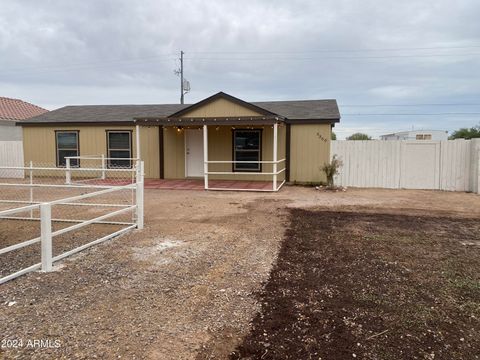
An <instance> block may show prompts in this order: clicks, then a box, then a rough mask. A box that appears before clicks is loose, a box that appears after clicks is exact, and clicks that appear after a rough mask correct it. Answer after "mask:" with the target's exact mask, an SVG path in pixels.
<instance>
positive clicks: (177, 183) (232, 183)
mask: <svg viewBox="0 0 480 360" xmlns="http://www.w3.org/2000/svg"><path fill="white" fill-rule="evenodd" d="M272 186H273V183H272V182H271V181H240V180H209V181H208V187H209V188H212V189H213V188H219V189H232V190H235V189H241V190H252V191H254V190H271V189H272ZM145 188H146V189H168V190H204V182H203V179H178V180H171V179H168V180H166V179H145Z"/></svg>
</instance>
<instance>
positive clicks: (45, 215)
mask: <svg viewBox="0 0 480 360" xmlns="http://www.w3.org/2000/svg"><path fill="white" fill-rule="evenodd" d="M14 168H16V169H17V170H22V171H24V172H25V174H28V179H27V180H28V181H26V182H18V183H15V182H2V183H0V204H3V205H5V204H7V205H16V206H17V207H15V208H11V209H5V210H0V221H2V220H17V221H18V220H20V221H33V222H37V223H38V222H39V223H40V234H39V236H36V237H34V238H31V239H28V240H25V241H22V242H19V243H16V244H13V245H9V246H7V247H4V248H2V249H0V255H3V256H5V254H8V253H10V252H12V251H16V250H20V249H24V248H26V247H28V246H31V245H35V244H38V243H40V244H41V262H40V263H37V264H34V265H31V266H28V267H26V268H23V269H21V270H18V271H16V272H14V273H12V274H9V275H7V276H4V277H2V278H0V284H2V283H4V282H7V281H9V280H12V279H14V278H16V277H18V276H21V275H24V274H26V273H28V272H31V271H35V270H39V269H41V270H43V271H51V270H52V264H53V262H55V261H58V260H60V259H63V258H65V257H67V256H70V255H72V254H75V253H77V252H79V251H82V250H84V249H86V248H88V247H91V246H93V245H96V244H99V243H101V242H103V241H106V240H108V239H111V238H113V237H116V236H118V235H120V234H123V233H125V232H127V231H129V230H131V229H133V228H137V229H142V228H143V223H144V220H143V200H144V195H143V185H144V165H143V162H142V161H139V160H137V161H136V164H135V166H134V167H133V168H131V169H128V171H129V172H132V173H133V175H132V178H133V181H131V182H130V183H128V184H126V185H115V181H114V182H113V184H105V185H96V184H95V183H93V184H89V183H88V182H86V183H82V184H79V185H73V184H65V183H63V184H62V183H61V181H65V180H66V177H65V174H62V170H63V172H66V171H68V169H66V168H56V167H47V166H38V167H35V166H33V165H32V164H31V163H30V165H29V166H28V167H18V166H17V167H14ZM5 170H7V171H11V170H12V166H5V167H0V173H1V172H2V171H5ZM75 170H76V171H83V172H84V177H88V176H90V177H91V174H88V173H90V172H92V171H95V172H98V171H99V170H100V171H102V170H104V171H105V172H106V178H105V179H107V178H108V176H109V174H108V171H115V172H117V171H118V169H113V170H112V169H105V168H104V167H103V166H102V167H101V168H88V167H87V168H75ZM124 170H126V171H127V169H124ZM59 171H60V172H59ZM35 172H37V173H38V172H40V174H39V175H38V176H37V177H36V178H34V176H33V175H32V174H33V173H35ZM52 174H59V175H57V176H53V177H52ZM124 178H125V177H123V178H122V181H123V180H124ZM127 178H129V176H128V177H127ZM92 179H93V180H95V178H92ZM105 179H104V180H105ZM34 181H38V182H40V183H35V182H34ZM15 188H17V189H28V190H29V193H28V194H27V198H28V199H26V200H24V199H18V197H19V196H25V194H24V193H23V192H21V195H19V194H17V193H16V192H15V190H12V189H15ZM36 188H37V189H40V190H42V191H44V190H45V189H51V190H49V191H48V192H47V193H45V192H41V193H35V197H37V198H39V199H34V192H33V189H36ZM1 189H6V190H1ZM65 190H67V191H69V190H73V191H80V194H78V195H73V196H67V197H65V196H63V193H62V194H60V195H58V196H53V197H54V198H53V199H48V200H45V199H42V197H44V198H45V197H50V198H51V197H52V193H54V192H55V191H56V192H59V191H65ZM126 193H131V194H132V196H131V197H129V198H127V197H126V195H125V194H126ZM118 194H123V197H121V196H120V195H119V196H120V197H116V195H118ZM11 197H13V199H12V198H11ZM89 199H94V200H96V201H95V202H88V201H87V200H89ZM102 199H103V201H104V202H102ZM107 201H109V202H107ZM121 202H123V203H121ZM58 207H61V208H62V210H61V211H58V212H59V213H60V214H62V215H64V214H67V215H65V218H59V217H54V216H52V209H54V208H58ZM78 207H80V208H84V207H89V208H92V209H95V210H99V209H101V210H102V211H106V213H102V214H100V215H97V214H96V213H95V212H94V213H95V214H96V215H95V216H94V217H93V218H89V219H85V218H75V216H78V215H77V214H78V213H77V212H76V211H70V212H67V211H65V208H69V209H75V208H78ZM109 208H113V209H109ZM28 213H29V214H28ZM34 213H38V214H39V215H38V216H34ZM129 213H131V214H132V217H131V220H125V221H113V220H111V219H112V218H116V217H119V216H120V215H125V214H129ZM68 215H70V216H71V217H70V218H68ZM56 223H72V224H73V225H69V226H67V227H63V228H60V229H55V230H53V225H54V224H56ZM98 224H101V225H115V226H120V227H121V228H120V229H118V230H115V231H113V232H111V231H110V232H109V233H108V234H107V235H105V236H102V237H100V238H98V239H94V240H91V239H90V238H89V239H88V240H89V241H88V242H87V243H85V244H82V245H80V246H77V247H75V248H73V249H70V250H68V251H64V252H62V253H60V254H58V255H56V256H53V239H54V238H55V237H59V236H61V235H64V234H67V233H71V232H74V231H76V230H80V229H82V228H85V227H87V226H89V225H98Z"/></svg>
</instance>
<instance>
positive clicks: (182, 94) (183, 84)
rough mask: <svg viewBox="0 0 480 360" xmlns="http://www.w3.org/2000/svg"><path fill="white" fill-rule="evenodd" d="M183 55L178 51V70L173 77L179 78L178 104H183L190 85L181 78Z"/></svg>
mask: <svg viewBox="0 0 480 360" xmlns="http://www.w3.org/2000/svg"><path fill="white" fill-rule="evenodd" d="M184 54H185V53H184V52H183V51H180V69H175V70H174V71H173V72H174V73H175V75H177V76H180V104H183V103H184V97H185V94H186V93H188V92H189V91H190V83H189V82H188V80H187V79H185V78H184V77H183V55H184Z"/></svg>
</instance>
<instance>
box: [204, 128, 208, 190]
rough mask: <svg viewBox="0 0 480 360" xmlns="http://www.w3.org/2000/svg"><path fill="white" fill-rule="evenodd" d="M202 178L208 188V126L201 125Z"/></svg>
mask: <svg viewBox="0 0 480 360" xmlns="http://www.w3.org/2000/svg"><path fill="white" fill-rule="evenodd" d="M203 180H204V184H205V190H208V127H207V125H203Z"/></svg>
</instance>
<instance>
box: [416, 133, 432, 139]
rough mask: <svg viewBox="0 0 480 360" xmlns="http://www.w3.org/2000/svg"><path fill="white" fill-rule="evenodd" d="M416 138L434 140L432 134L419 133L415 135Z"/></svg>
mask: <svg viewBox="0 0 480 360" xmlns="http://www.w3.org/2000/svg"><path fill="white" fill-rule="evenodd" d="M415 139H416V140H432V134H417V135H416V136H415Z"/></svg>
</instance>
